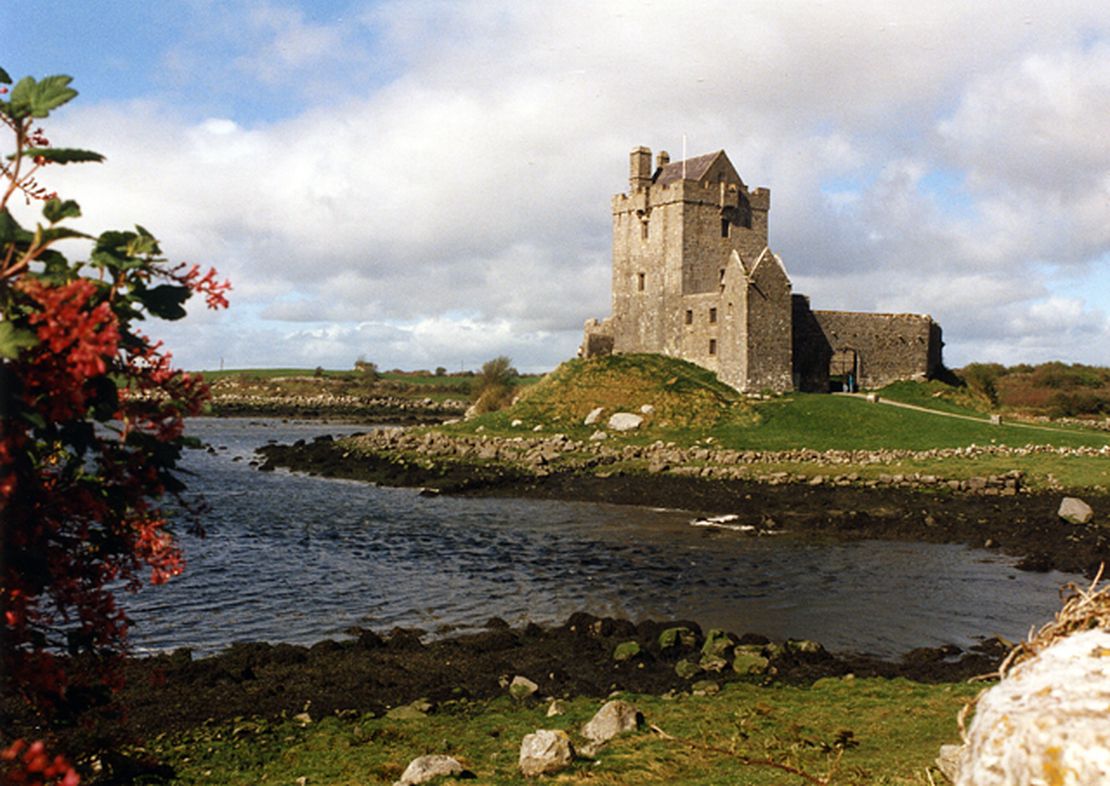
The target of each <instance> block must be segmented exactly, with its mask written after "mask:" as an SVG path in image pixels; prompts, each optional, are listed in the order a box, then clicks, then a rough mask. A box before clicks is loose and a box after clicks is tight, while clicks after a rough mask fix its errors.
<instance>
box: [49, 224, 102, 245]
mask: <svg viewBox="0 0 1110 786" xmlns="http://www.w3.org/2000/svg"><path fill="white" fill-rule="evenodd" d="M39 230H40V231H39V234H40V241H39V242H41V243H52V242H54V241H55V240H68V239H69V238H74V237H81V238H90V239H91V238H92V235H86V234H85V233H84V232H78V231H77V230H76V229H70V228H69V227H51V228H50V229H43V228H42V225H41V224H40V225H39Z"/></svg>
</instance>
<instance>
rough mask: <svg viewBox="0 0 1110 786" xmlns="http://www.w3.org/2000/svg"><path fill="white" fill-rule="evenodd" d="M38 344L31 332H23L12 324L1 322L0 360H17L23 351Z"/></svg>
mask: <svg viewBox="0 0 1110 786" xmlns="http://www.w3.org/2000/svg"><path fill="white" fill-rule="evenodd" d="M37 343H39V340H38V338H36V337H35V334H34V333H32V332H31V331H29V330H21V329H20V328H17V327H16V326H15V325H13V324H12V323H11V322H0V358H4V359H6V360H15V359H16V358H18V357H19V351H20V350H21V349H27V348H28V347H33V346H35V344H37Z"/></svg>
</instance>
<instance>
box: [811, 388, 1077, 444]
mask: <svg viewBox="0 0 1110 786" xmlns="http://www.w3.org/2000/svg"><path fill="white" fill-rule="evenodd" d="M832 395H834V396H847V397H849V398H862V399H865V400H868V401H871V400H872V399H870V398H868V395H869V394H867V393H833V394H832ZM874 403H876V404H886V405H887V406H889V407H901V408H902V409H912V410H914V411H915V412H925V413H926V414H929V415H940V416H941V417H945V418H956V419H957V420H970V421H971V422H972V423H983V424H986V425H991V424H992V422H993V421H991V420H990V418H979V417H975V416H974V415H961V414H959V413H958V412H944V411H943V410H939V409H930V408H929V407H922V406H920V405H918V404H907V403H905V402H903V401H892V400H890V399H888V398H883V397H881V396H877V397H876V398H875V399H874ZM998 425H1001V421H999V423H998ZM1006 425H1007V426H1014V427H1015V428H1027V429H1032V430H1034V431H1049V432H1052V433H1055V434H1074V433H1075V429H1064V428H1053V427H1052V426H1035V425H1033V424H1032V423H1022V422H1020V421H1016V420H1007V421H1006Z"/></svg>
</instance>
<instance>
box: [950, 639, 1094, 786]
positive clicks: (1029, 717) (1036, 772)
mask: <svg viewBox="0 0 1110 786" xmlns="http://www.w3.org/2000/svg"><path fill="white" fill-rule="evenodd" d="M1038 783H1040V784H1046V786H1047V785H1050V784H1052V785H1055V786H1105V785H1106V784H1110V632H1108V631H1104V630H1088V631H1083V632H1081V633H1074V634H1072V635H1070V636H1068V637H1066V638H1063V639H1060V640H1059V641H1057V642H1055V643H1054V644H1052V645H1051V646H1050V647H1048V648H1046V649H1044V650H1042V651H1041V652H1040V653H1039V654H1038V655H1037V656H1035V657H1033V658H1031V659H1029V660H1027V661H1025V662H1024V663H1021V664H1019V665H1018V666H1016V667H1014V669H1013V670H1012V671H1011V672H1010V673H1009V675H1008V676H1007V677H1006V678H1005V679H1003V680H1002V681H1001V682H1000V683H998V684H997V685H995V686H994V687H993V688H991V689H990V690H988V691H987V692H986V693H985V694H983V696H982V698H980V699H979V704H978V707H977V709H976V711H975V719H974V721H973V722H972V724H971V728H970V730H969V733H968V741H967V748H966V750H965V751H964V752H963V756H962V757H961V762H960V771H959V775H958V776H957V779H956V784H957V786H1025V785H1026V784H1038Z"/></svg>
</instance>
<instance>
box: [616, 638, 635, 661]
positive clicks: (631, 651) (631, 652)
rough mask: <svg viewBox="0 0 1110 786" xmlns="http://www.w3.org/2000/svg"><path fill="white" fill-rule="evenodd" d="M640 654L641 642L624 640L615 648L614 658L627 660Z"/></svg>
mask: <svg viewBox="0 0 1110 786" xmlns="http://www.w3.org/2000/svg"><path fill="white" fill-rule="evenodd" d="M639 654H640V644H639V642H636V641H624V642H621V643H620V644H618V645H617V646H616V649H614V650H613V660H615V661H618V662H620V661H625V660H631V659H632V658H635V657H636V656H637V655H639Z"/></svg>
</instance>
